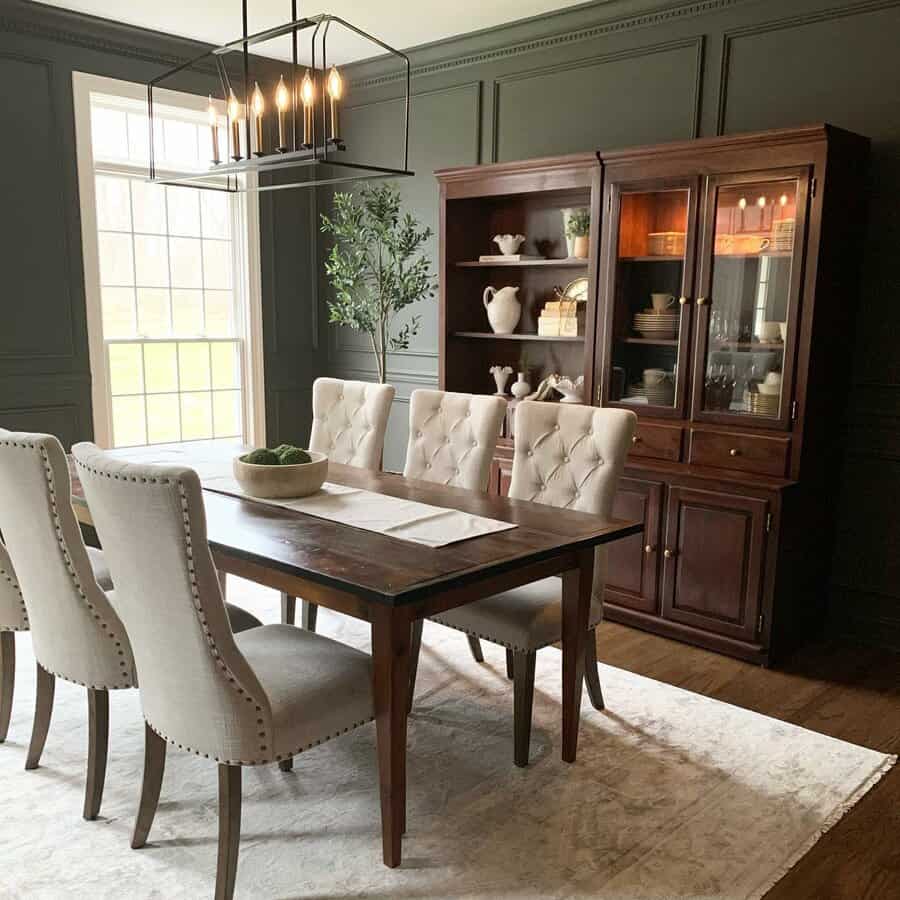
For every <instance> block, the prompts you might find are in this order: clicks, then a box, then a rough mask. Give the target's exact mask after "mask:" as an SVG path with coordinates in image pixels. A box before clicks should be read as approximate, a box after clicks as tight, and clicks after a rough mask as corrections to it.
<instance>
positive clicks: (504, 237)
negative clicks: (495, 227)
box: [492, 234, 525, 256]
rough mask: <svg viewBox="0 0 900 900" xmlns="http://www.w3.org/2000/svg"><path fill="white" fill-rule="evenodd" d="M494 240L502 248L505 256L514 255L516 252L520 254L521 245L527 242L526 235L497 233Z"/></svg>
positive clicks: (501, 250)
mask: <svg viewBox="0 0 900 900" xmlns="http://www.w3.org/2000/svg"><path fill="white" fill-rule="evenodd" d="M492 240H493V242H494V243H495V244H496V245H497V246H498V247H499V248H500V252H501V253H502V254H503V255H504V256H513V255H514V254H518V252H519V247H521V246H522V244H524V243H525V235H524V234H495V235H494V237H493V238H492Z"/></svg>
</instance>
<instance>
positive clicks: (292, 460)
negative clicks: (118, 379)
mask: <svg viewBox="0 0 900 900" xmlns="http://www.w3.org/2000/svg"><path fill="white" fill-rule="evenodd" d="M278 458H279V459H280V460H281V464H282V465H283V466H296V465H300V464H301V463H308V462H312V458H311V457H310V455H309V454H308V453H307V452H306V451H305V450H301V449H300V447H289V448H288V449H287V450H284V451H282V452H281V453H280V454H279V455H278Z"/></svg>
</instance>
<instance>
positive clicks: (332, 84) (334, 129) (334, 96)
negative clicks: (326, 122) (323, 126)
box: [327, 66, 344, 141]
mask: <svg viewBox="0 0 900 900" xmlns="http://www.w3.org/2000/svg"><path fill="white" fill-rule="evenodd" d="M327 87H328V96H329V98H330V100H331V139H332V141H337V140H338V112H337V106H338V101H339V100H340V99H341V97H342V96H343V93H344V82H343V79H342V78H341V73H340V72H338V70H337V67H336V66H332V67H331V71H330V72H329V73H328V81H327Z"/></svg>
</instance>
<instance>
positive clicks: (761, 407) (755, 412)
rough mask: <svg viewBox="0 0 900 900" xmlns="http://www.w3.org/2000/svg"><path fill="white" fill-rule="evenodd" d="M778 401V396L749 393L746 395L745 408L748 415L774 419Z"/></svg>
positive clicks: (776, 414)
mask: <svg viewBox="0 0 900 900" xmlns="http://www.w3.org/2000/svg"><path fill="white" fill-rule="evenodd" d="M779 399H780V396H779V394H758V393H757V392H756V391H751V392H750V393H748V394H747V407H748V408H749V410H750V415H751V416H768V417H769V418H776V417H777V416H778V401H779Z"/></svg>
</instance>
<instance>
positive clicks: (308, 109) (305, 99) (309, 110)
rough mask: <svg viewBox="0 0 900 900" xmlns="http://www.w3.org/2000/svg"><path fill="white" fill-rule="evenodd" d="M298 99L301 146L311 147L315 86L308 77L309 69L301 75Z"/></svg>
mask: <svg viewBox="0 0 900 900" xmlns="http://www.w3.org/2000/svg"><path fill="white" fill-rule="evenodd" d="M300 100H301V102H302V103H303V146H304V147H311V146H312V139H311V136H310V135H311V132H312V122H313V106H314V104H315V102H316V88H315V85H314V84H313V80H312V78H311V77H310V74H309V69H307V70H306V74H305V75H304V76H303V81H302V82H301V83H300Z"/></svg>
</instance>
